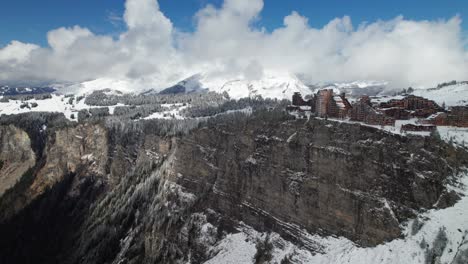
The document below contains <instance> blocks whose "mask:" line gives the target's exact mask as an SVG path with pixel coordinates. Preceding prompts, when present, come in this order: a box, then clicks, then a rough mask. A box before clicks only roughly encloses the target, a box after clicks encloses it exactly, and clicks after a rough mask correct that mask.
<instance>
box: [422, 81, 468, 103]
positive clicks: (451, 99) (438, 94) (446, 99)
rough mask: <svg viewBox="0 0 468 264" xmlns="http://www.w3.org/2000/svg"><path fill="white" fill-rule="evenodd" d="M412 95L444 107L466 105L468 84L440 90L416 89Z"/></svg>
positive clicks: (458, 84) (459, 84) (467, 101)
mask: <svg viewBox="0 0 468 264" xmlns="http://www.w3.org/2000/svg"><path fill="white" fill-rule="evenodd" d="M413 94H414V95H417V96H422V97H425V98H428V99H430V100H434V101H435V102H436V103H438V104H440V105H442V104H443V103H445V105H446V106H457V105H468V84H467V83H457V84H454V85H449V86H443V87H440V88H431V89H417V90H415V91H414V92H413Z"/></svg>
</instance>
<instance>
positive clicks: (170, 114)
mask: <svg viewBox="0 0 468 264" xmlns="http://www.w3.org/2000/svg"><path fill="white" fill-rule="evenodd" d="M161 106H162V107H164V108H168V110H166V111H163V112H156V113H153V114H151V115H150V116H147V117H145V118H144V119H146V120H149V119H185V117H184V116H182V115H181V111H182V110H184V109H186V108H188V107H189V106H190V105H189V104H186V105H184V104H163V105H161Z"/></svg>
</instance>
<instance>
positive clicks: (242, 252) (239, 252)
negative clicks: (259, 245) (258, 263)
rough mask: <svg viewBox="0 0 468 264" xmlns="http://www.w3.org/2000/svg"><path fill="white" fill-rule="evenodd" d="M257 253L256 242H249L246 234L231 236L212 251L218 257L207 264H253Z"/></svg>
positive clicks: (206, 263)
mask: <svg viewBox="0 0 468 264" xmlns="http://www.w3.org/2000/svg"><path fill="white" fill-rule="evenodd" d="M256 251H257V250H256V248H255V242H254V241H252V240H249V237H248V234H247V233H246V232H240V233H237V234H229V235H227V236H226V237H225V238H224V239H223V240H222V241H221V242H220V243H219V244H217V245H216V246H215V247H214V248H213V249H212V250H211V254H213V253H215V254H216V255H215V257H213V258H212V259H210V260H208V261H207V262H205V264H219V263H224V264H238V263H252V260H253V257H254V256H255V253H256Z"/></svg>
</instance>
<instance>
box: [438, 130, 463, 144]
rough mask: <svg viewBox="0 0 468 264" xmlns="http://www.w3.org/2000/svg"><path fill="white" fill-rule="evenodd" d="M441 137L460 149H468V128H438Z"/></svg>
mask: <svg viewBox="0 0 468 264" xmlns="http://www.w3.org/2000/svg"><path fill="white" fill-rule="evenodd" d="M437 130H438V131H439V135H440V137H441V138H442V139H443V140H445V141H446V142H449V143H452V144H454V145H455V146H458V147H466V148H468V128H467V127H448V126H439V127H437Z"/></svg>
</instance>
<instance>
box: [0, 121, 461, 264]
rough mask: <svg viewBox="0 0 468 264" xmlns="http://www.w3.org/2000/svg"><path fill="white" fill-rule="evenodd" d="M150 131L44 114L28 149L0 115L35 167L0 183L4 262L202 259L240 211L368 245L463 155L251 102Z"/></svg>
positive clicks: (394, 229) (5, 139) (395, 227)
mask: <svg viewBox="0 0 468 264" xmlns="http://www.w3.org/2000/svg"><path fill="white" fill-rule="evenodd" d="M154 131H155V129H154V128H153V127H152V126H151V124H146V123H144V124H137V123H129V124H118V125H115V124H114V125H109V124H106V125H104V124H79V125H65V126H63V125H62V126H57V127H54V126H51V127H50V128H48V129H47V132H44V133H46V136H45V137H44V138H45V142H44V144H42V145H41V144H38V146H43V147H42V148H38V147H31V146H28V144H31V145H32V146H35V145H37V144H34V142H32V143H31V142H29V141H28V136H27V135H28V133H26V132H25V131H22V130H21V129H18V128H15V127H14V126H2V127H0V133H1V134H0V136H1V139H2V141H1V142H2V145H1V146H0V150H1V151H2V152H1V156H0V158H1V159H2V160H4V164H7V162H6V161H7V160H8V164H14V163H15V162H20V161H21V163H22V164H27V166H23V167H24V168H26V167H28V168H29V167H31V168H33V169H32V173H31V175H30V176H28V177H27V179H26V180H24V176H23V177H21V175H23V174H24V172H23V171H24V170H25V169H24V168H23V167H22V168H23V169H22V171H20V170H19V169H16V170H17V171H18V173H17V174H13V173H8V174H5V175H8V177H11V178H14V179H15V181H19V183H17V184H14V183H13V184H12V183H11V182H12V181H11V180H8V181H7V180H5V181H4V180H2V182H0V183H1V184H0V185H1V186H2V188H3V189H4V190H5V191H4V192H5V195H3V196H1V197H0V207H1V208H2V209H3V210H2V211H1V212H0V214H1V215H0V219H2V220H0V231H1V233H2V236H3V238H2V239H1V240H0V262H4V263H11V262H12V261H13V260H14V261H15V263H32V262H34V263H185V262H187V261H191V262H192V263H202V262H203V261H204V260H206V259H208V258H209V257H210V254H212V253H210V252H209V248H210V247H211V246H213V245H214V244H216V242H217V241H219V240H220V239H222V238H223V237H224V236H225V235H226V234H228V233H230V232H233V231H235V229H236V226H237V225H239V222H241V221H242V222H244V223H245V224H247V225H251V226H253V227H255V228H256V229H257V230H260V231H275V232H277V233H279V234H281V235H282V236H283V237H284V238H286V239H288V240H291V241H293V242H294V243H298V244H301V245H303V246H304V247H305V248H307V249H308V250H311V251H320V246H319V245H316V244H314V243H313V242H311V241H308V240H307V237H305V236H304V230H306V231H308V232H310V233H318V234H322V235H337V236H345V237H347V238H349V239H351V240H353V241H355V242H356V243H358V244H360V245H362V246H373V245H377V244H379V243H382V242H384V241H388V240H392V239H394V238H397V237H399V236H401V230H400V224H401V223H402V222H403V221H405V220H406V219H408V217H410V216H414V215H415V214H416V213H417V211H418V210H420V209H423V208H432V207H434V206H449V205H451V204H453V202H454V199H456V195H455V194H454V193H450V192H448V191H447V190H446V188H445V184H446V183H447V181H449V180H451V178H450V176H452V175H454V173H455V170H456V169H457V168H458V167H461V166H462V165H463V164H462V163H463V160H466V154H465V153H464V152H462V151H459V150H456V149H454V148H452V147H450V146H448V145H446V144H444V143H442V142H439V141H437V140H435V139H431V138H406V137H399V136H392V135H388V134H385V133H383V132H380V131H378V130H376V129H372V128H367V127H361V126H357V125H349V124H340V123H330V122H326V121H320V120H310V121H308V122H306V121H304V120H289V119H288V118H275V117H265V116H262V115H261V114H254V115H253V116H251V117H241V118H233V119H227V120H218V122H208V123H207V124H205V125H203V126H201V127H200V128H197V129H195V130H193V131H192V132H190V133H189V134H188V135H185V136H177V137H174V136H161V135H158V134H156V133H155V132H154ZM29 134H31V132H29ZM17 138H21V139H22V142H23V143H22V144H21V147H17V145H16V143H15V154H14V155H13V154H9V153H10V150H9V146H10V145H11V144H12V142H17ZM32 150H34V152H33V151H32ZM3 153H6V154H3ZM35 153H36V154H35ZM28 162H29V163H28ZM4 166H5V165H4ZM4 168H6V167H4ZM4 168H2V173H3V171H4ZM18 168H19V166H18ZM26 170H27V169H26ZM20 172H21V173H20ZM2 175H3V174H2ZM2 179H3V178H2ZM12 205H14V206H12Z"/></svg>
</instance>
